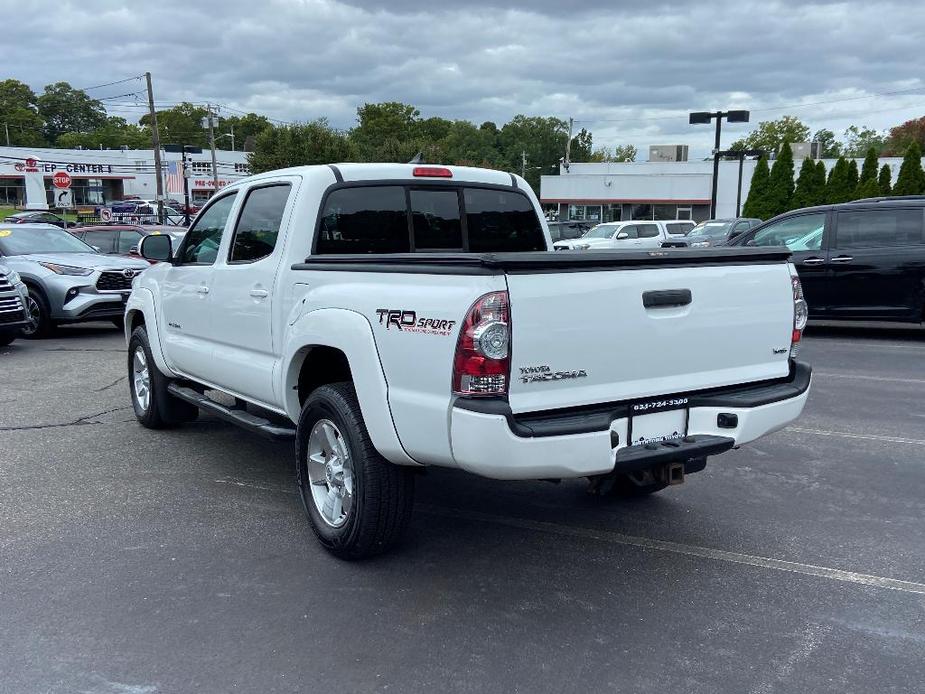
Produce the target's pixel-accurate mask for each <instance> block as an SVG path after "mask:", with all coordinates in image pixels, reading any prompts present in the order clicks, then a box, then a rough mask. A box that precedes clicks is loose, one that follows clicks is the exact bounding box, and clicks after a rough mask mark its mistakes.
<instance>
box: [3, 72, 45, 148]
mask: <svg viewBox="0 0 925 694" xmlns="http://www.w3.org/2000/svg"><path fill="white" fill-rule="evenodd" d="M7 134H9V142H7V139H6V138H7ZM0 144H4V145H5V144H10V145H13V146H18V147H37V146H40V145H42V144H44V139H43V136H42V117H41V116H40V115H39V113H38V106H37V104H36V96H35V92H33V91H32V89H30V87H29V85H27V84H24V83H23V82H20V81H19V80H14V79H8V80H3V81H0Z"/></svg>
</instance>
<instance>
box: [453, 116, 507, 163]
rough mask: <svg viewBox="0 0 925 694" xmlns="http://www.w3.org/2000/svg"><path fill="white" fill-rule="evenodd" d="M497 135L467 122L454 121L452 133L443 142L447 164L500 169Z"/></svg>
mask: <svg viewBox="0 0 925 694" xmlns="http://www.w3.org/2000/svg"><path fill="white" fill-rule="evenodd" d="M495 139H496V133H495V132H492V131H491V130H490V129H487V128H477V127H475V125H473V124H472V123H470V122H469V121H465V120H457V121H453V123H452V125H451V127H450V132H449V134H447V136H446V138H445V139H444V140H443V143H442V145H443V148H444V151H445V157H446V158H445V160H444V161H445V163H447V164H457V165H461V166H482V167H485V168H489V169H494V168H498V167H499V161H498V150H497V149H496V148H495Z"/></svg>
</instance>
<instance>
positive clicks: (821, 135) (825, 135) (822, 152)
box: [813, 128, 841, 159]
mask: <svg viewBox="0 0 925 694" xmlns="http://www.w3.org/2000/svg"><path fill="white" fill-rule="evenodd" d="M813 142H818V143H819V158H820V159H835V158H837V157H840V156H841V142H839V141H838V140H836V139H835V133H833V132H832V131H831V130H827V129H825V128H823V129H822V130H817V131H816V134H815V135H813Z"/></svg>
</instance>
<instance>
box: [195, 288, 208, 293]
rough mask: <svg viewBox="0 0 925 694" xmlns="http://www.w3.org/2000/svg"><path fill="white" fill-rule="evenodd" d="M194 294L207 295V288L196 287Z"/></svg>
mask: <svg viewBox="0 0 925 694" xmlns="http://www.w3.org/2000/svg"><path fill="white" fill-rule="evenodd" d="M196 292H197V293H199V294H208V293H209V288H208V287H197V288H196Z"/></svg>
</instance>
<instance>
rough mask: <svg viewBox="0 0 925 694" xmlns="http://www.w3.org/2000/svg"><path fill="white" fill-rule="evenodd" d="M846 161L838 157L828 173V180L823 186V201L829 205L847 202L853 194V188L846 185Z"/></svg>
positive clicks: (847, 174) (847, 176) (847, 178)
mask: <svg viewBox="0 0 925 694" xmlns="http://www.w3.org/2000/svg"><path fill="white" fill-rule="evenodd" d="M848 180H849V173H848V160H847V159H845V158H844V157H839V158H838V161H837V162H835V166H833V167H832V170H831V171H829V180H828V181H826V184H825V201H826V203H827V204H829V205H835V204H837V203H840V202H848V200H850V199H851V196H852V194H853V193H854V188H851V187H849V184H848Z"/></svg>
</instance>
